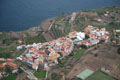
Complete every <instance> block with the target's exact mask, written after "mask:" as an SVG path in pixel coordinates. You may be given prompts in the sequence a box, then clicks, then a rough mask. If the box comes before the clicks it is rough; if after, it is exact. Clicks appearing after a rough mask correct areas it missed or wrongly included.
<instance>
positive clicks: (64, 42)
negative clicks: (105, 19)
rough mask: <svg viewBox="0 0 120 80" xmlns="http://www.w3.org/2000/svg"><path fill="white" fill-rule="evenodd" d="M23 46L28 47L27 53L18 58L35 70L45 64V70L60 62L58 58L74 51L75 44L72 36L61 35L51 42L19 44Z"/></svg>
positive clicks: (19, 47)
mask: <svg viewBox="0 0 120 80" xmlns="http://www.w3.org/2000/svg"><path fill="white" fill-rule="evenodd" d="M23 47H25V48H27V53H26V54H24V55H21V56H20V57H17V59H18V60H20V61H22V62H24V63H26V64H27V65H29V66H31V67H32V68H33V69H35V70H37V69H38V66H39V65H43V66H44V69H45V70H49V67H50V66H53V65H55V64H58V60H57V59H58V58H63V57H65V56H66V55H69V54H70V53H71V52H72V50H73V47H74V44H73V41H72V40H71V39H70V38H67V37H61V38H58V39H57V40H53V41H50V42H45V43H37V44H36V43H33V44H32V45H26V46H25V45H22V46H18V49H21V48H23Z"/></svg>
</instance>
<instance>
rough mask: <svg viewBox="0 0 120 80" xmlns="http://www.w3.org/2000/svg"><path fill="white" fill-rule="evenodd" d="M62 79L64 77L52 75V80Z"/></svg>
mask: <svg viewBox="0 0 120 80" xmlns="http://www.w3.org/2000/svg"><path fill="white" fill-rule="evenodd" d="M61 77H62V76H61V75H59V74H56V73H52V75H51V79H52V80H60V79H61Z"/></svg>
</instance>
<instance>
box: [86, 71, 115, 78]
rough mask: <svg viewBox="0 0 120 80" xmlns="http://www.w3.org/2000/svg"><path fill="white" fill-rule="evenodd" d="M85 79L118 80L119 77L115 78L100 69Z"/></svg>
mask: <svg viewBox="0 0 120 80" xmlns="http://www.w3.org/2000/svg"><path fill="white" fill-rule="evenodd" d="M85 80H117V79H115V78H113V77H111V76H109V75H107V74H106V73H104V72H102V71H100V70H98V71H96V72H95V73H93V74H92V75H91V76H89V77H88V78H87V79H85Z"/></svg>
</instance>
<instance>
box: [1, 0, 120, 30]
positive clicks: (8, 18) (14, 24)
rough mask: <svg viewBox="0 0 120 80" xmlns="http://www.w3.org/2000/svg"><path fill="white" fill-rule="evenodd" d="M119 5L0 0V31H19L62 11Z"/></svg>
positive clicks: (99, 0)
mask: <svg viewBox="0 0 120 80" xmlns="http://www.w3.org/2000/svg"><path fill="white" fill-rule="evenodd" d="M115 5H120V0H0V31H2V32H3V31H5V32H7V31H21V30H26V29H29V28H31V27H34V26H37V25H40V23H41V22H42V21H44V20H45V19H48V18H51V17H56V16H60V15H61V14H62V13H70V12H73V11H81V10H89V9H97V8H103V7H108V6H115Z"/></svg>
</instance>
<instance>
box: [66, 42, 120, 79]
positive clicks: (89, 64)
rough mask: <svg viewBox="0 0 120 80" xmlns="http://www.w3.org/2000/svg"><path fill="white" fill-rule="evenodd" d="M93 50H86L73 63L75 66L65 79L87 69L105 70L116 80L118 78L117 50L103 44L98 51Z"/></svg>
mask: <svg viewBox="0 0 120 80" xmlns="http://www.w3.org/2000/svg"><path fill="white" fill-rule="evenodd" d="M93 49H94V47H92V48H89V49H88V50H86V51H85V53H84V55H83V56H82V57H81V58H80V59H79V60H78V61H77V62H75V63H76V64H75V65H74V67H73V68H72V69H71V71H70V72H69V73H68V74H67V76H66V77H67V78H69V79H71V78H73V77H74V76H76V75H77V74H79V73H80V72H82V71H83V70H85V69H87V68H88V69H91V70H93V71H96V70H98V69H101V68H105V69H107V70H109V71H110V72H109V73H108V74H111V75H113V76H115V77H118V78H119V77H120V76H119V73H120V69H119V68H118V66H117V65H118V64H119V60H120V55H118V54H117V48H116V47H112V46H111V45H106V44H103V45H101V46H100V47H99V48H98V49H94V50H93ZM94 54H97V55H98V56H95V55H94ZM115 71H116V72H115Z"/></svg>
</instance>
